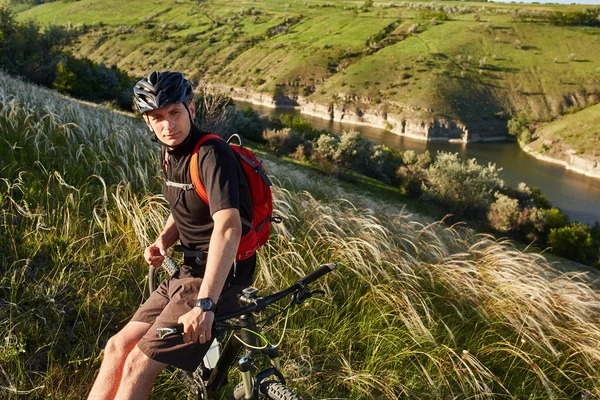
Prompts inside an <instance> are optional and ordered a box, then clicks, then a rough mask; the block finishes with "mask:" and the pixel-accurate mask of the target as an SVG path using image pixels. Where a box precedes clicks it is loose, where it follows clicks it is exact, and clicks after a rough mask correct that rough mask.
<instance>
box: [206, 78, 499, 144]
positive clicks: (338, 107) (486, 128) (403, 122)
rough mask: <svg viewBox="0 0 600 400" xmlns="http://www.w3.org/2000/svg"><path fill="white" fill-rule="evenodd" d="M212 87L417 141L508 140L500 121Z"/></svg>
mask: <svg viewBox="0 0 600 400" xmlns="http://www.w3.org/2000/svg"><path fill="white" fill-rule="evenodd" d="M213 87H214V88H216V89H218V90H220V91H224V92H226V93H228V95H229V96H230V97H231V98H232V99H233V100H235V101H242V102H246V103H250V104H253V105H256V106H262V107H268V108H272V109H294V110H297V111H299V112H300V114H302V115H307V116H311V117H315V118H320V119H323V120H326V121H332V122H339V123H344V124H352V125H358V126H367V127H371V128H376V129H382V130H385V131H388V132H391V133H393V134H395V135H398V136H403V137H408V138H411V139H415V140H419V141H425V142H438V141H441V142H449V143H476V142H504V141H508V140H510V137H509V136H508V135H507V134H506V133H503V132H504V131H506V127H505V126H504V124H502V123H500V122H499V121H493V122H492V121H490V122H489V123H486V124H477V125H474V124H471V125H470V126H466V125H465V124H463V123H460V122H454V121H449V120H446V119H442V118H407V117H405V116H404V115H397V114H393V113H387V112H383V111H380V110H375V109H365V110H362V109H359V108H357V107H353V108H354V109H350V108H349V107H348V106H347V105H342V104H336V103H334V104H331V105H323V104H317V103H314V102H311V101H307V100H306V99H305V98H303V97H301V96H298V97H297V98H290V97H288V96H278V95H276V96H273V95H271V94H268V93H260V92H254V91H252V90H249V89H248V88H240V87H230V86H227V85H222V84H214V85H213Z"/></svg>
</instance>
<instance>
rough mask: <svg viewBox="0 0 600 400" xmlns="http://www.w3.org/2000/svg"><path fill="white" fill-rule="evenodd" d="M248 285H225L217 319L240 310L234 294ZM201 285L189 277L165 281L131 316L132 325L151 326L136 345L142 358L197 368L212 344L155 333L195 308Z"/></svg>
mask: <svg viewBox="0 0 600 400" xmlns="http://www.w3.org/2000/svg"><path fill="white" fill-rule="evenodd" d="M239 267H240V266H239V265H238V268H239ZM252 272H253V269H252ZM251 283H252V280H251V277H250V280H249V281H248V280H246V282H244V283H242V282H239V281H238V282H231V281H227V282H226V283H225V287H224V288H223V292H222V293H221V297H219V300H218V301H217V311H216V315H217V316H218V315H220V314H225V313H228V312H231V311H234V310H236V309H237V308H239V304H238V301H237V294H239V293H241V291H242V290H243V289H244V288H246V287H248V286H249V285H250V284H251ZM201 284H202V278H199V277H191V276H189V275H188V276H187V277H184V278H174V279H170V280H167V281H164V282H163V283H162V284H161V285H160V286H159V287H158V288H157V289H156V290H155V291H154V292H153V293H152V295H150V297H149V298H148V300H146V302H145V303H144V304H143V305H142V306H141V307H140V308H139V309H138V310H137V312H136V313H135V314H134V315H133V317H132V318H131V320H132V321H137V322H145V323H148V324H151V325H152V326H151V327H150V329H149V330H148V332H147V333H146V334H145V335H144V337H142V339H141V340H140V341H139V343H138V347H139V349H140V350H141V351H142V352H143V353H144V354H145V355H147V356H148V357H150V358H151V359H153V360H155V361H159V362H161V363H165V364H169V365H173V366H175V367H177V368H180V369H184V370H187V371H194V370H195V369H196V368H198V366H199V365H200V363H201V362H202V358H203V357H204V355H205V354H206V352H207V351H208V349H209V348H210V344H211V342H212V341H211V342H208V343H204V344H199V343H185V342H184V341H183V336H182V335H172V336H169V337H166V338H164V339H161V338H160V337H159V336H158V332H157V330H156V329H157V328H160V327H168V326H174V325H177V320H178V319H179V317H180V316H182V315H183V314H185V313H187V312H188V311H190V310H191V309H192V308H193V307H194V304H195V302H196V299H197V297H198V291H199V290H200V285H201Z"/></svg>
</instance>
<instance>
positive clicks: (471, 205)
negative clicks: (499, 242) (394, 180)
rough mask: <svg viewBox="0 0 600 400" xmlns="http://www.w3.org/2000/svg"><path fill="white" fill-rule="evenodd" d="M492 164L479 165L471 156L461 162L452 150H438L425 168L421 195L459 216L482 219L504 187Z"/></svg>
mask: <svg viewBox="0 0 600 400" xmlns="http://www.w3.org/2000/svg"><path fill="white" fill-rule="evenodd" d="M498 172H499V170H498V169H497V168H496V165H495V164H492V163H490V164H488V166H487V167H486V166H481V165H479V164H477V161H476V160H475V159H474V158H473V159H470V160H468V161H465V162H462V161H461V160H459V158H458V154H456V153H453V154H452V153H446V152H440V153H438V156H437V159H436V160H435V161H434V163H433V164H432V165H431V166H430V167H429V168H428V169H427V170H425V181H424V182H423V187H422V189H423V196H424V198H426V199H428V200H432V201H434V202H436V203H438V204H440V205H442V206H443V207H444V208H445V209H446V211H448V212H449V213H452V214H455V215H457V216H459V217H461V218H465V217H466V218H470V219H480V220H481V219H483V218H485V216H486V214H487V211H488V208H489V207H490V205H491V204H492V203H493V202H494V200H495V193H496V191H498V190H500V189H502V188H503V187H504V181H503V180H502V179H500V177H499V175H498Z"/></svg>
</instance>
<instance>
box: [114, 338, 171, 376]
mask: <svg viewBox="0 0 600 400" xmlns="http://www.w3.org/2000/svg"><path fill="white" fill-rule="evenodd" d="M165 366H166V365H165V364H162V363H160V362H158V361H154V360H153V359H151V358H150V357H148V356H147V355H146V354H145V353H144V352H143V351H142V350H140V348H139V347H138V346H135V347H134V348H133V349H132V350H131V351H130V352H129V354H128V355H127V359H126V360H125V367H124V369H123V376H124V377H126V376H129V377H135V376H141V375H153V376H154V375H158V374H159V372H160V371H161V370H162V369H163V368H164V367H165Z"/></svg>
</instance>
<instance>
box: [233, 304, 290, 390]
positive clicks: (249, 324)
mask: <svg viewBox="0 0 600 400" xmlns="http://www.w3.org/2000/svg"><path fill="white" fill-rule="evenodd" d="M240 322H241V325H242V326H243V327H245V328H246V329H242V331H241V336H242V341H243V342H244V343H245V344H248V345H250V346H252V347H255V348H259V347H260V343H259V338H258V336H257V335H256V334H254V333H253V332H256V331H257V330H256V329H257V328H256V323H255V320H254V316H253V315H252V314H247V315H243V316H241V317H240ZM257 353H263V354H265V355H266V356H267V357H268V358H269V362H270V363H271V366H272V368H269V369H267V370H266V371H263V372H261V373H260V374H258V375H257V377H256V379H255V383H254V384H253V382H252V371H251V369H252V359H253V357H254V356H255V355H256V354H257ZM280 369H281V361H280V359H279V349H278V348H277V346H273V345H269V346H267V347H266V348H264V349H260V350H258V349H251V348H249V347H247V348H246V353H245V354H244V356H243V357H241V358H240V360H239V362H238V370H239V371H240V375H241V376H242V382H243V384H244V397H245V398H246V399H252V398H254V395H256V394H258V387H259V384H260V382H261V381H262V380H263V379H264V378H266V377H268V376H271V375H276V376H277V377H278V378H279V379H280V380H281V381H282V382H283V383H285V380H284V378H283V375H281V372H279V371H280Z"/></svg>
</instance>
